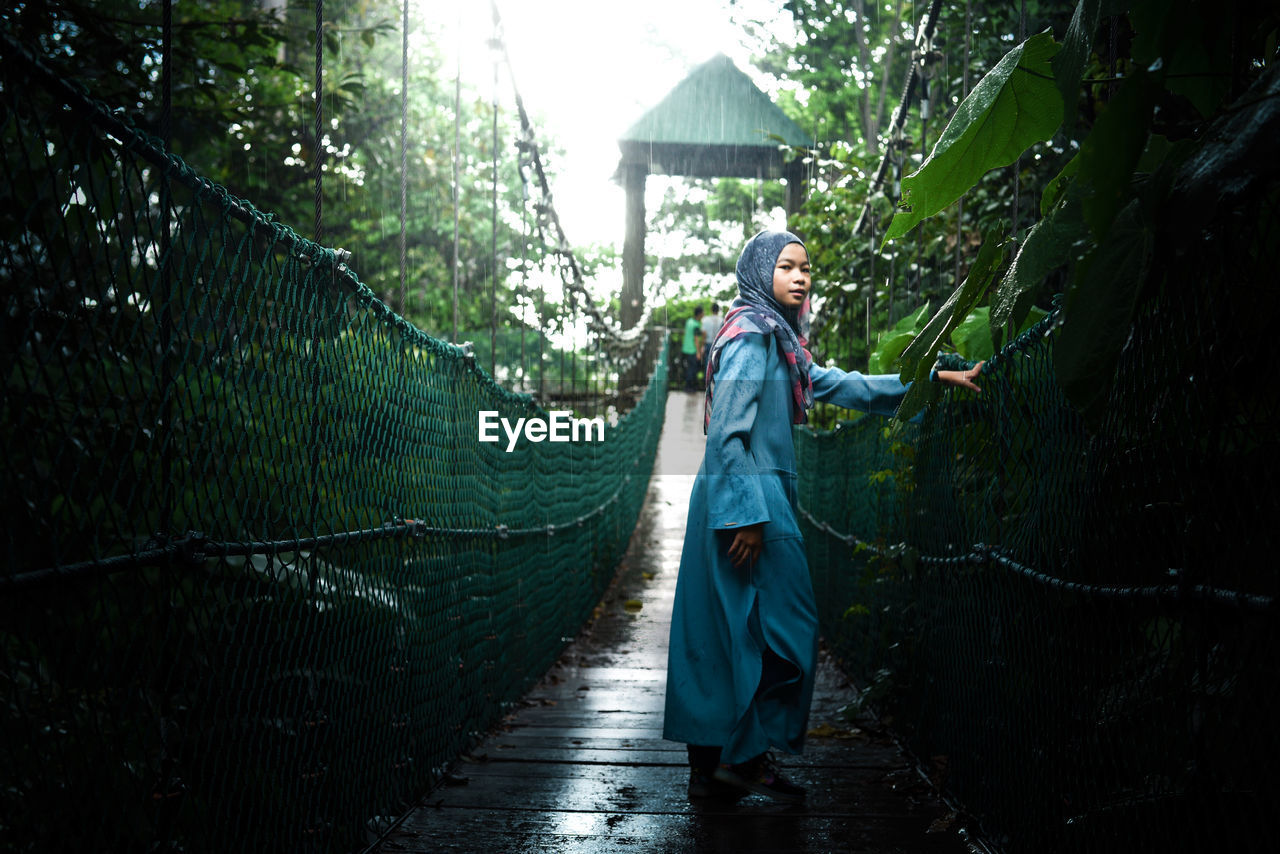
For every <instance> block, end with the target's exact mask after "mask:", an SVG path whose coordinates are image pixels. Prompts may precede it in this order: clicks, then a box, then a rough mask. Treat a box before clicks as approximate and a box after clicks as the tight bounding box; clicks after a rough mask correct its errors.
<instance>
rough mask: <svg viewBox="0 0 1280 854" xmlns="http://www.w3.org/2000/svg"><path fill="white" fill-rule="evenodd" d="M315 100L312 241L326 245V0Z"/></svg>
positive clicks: (320, 9) (319, 19)
mask: <svg viewBox="0 0 1280 854" xmlns="http://www.w3.org/2000/svg"><path fill="white" fill-rule="evenodd" d="M315 98H316V115H315V143H314V144H315V149H314V151H313V154H314V158H313V159H314V161H315V162H314V164H313V167H312V168H314V169H315V222H314V228H313V229H312V234H313V235H314V236H313V237H312V240H314V241H315V242H316V243H321V244H323V243H324V215H323V209H324V200H323V198H322V196H321V191H322V189H323V186H324V182H323V178H322V173H323V172H324V142H323V141H322V138H321V135H320V134H321V131H323V130H324V124H323V123H324V0H316V71H315Z"/></svg>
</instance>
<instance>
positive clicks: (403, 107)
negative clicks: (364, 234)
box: [399, 0, 409, 314]
mask: <svg viewBox="0 0 1280 854" xmlns="http://www.w3.org/2000/svg"><path fill="white" fill-rule="evenodd" d="M400 21H401V24H400V306H399V310H400V314H405V312H406V311H407V310H408V307H409V289H408V276H407V273H408V266H409V264H408V255H409V249H408V247H409V231H408V220H409V0H404V6H403V8H402V9H401V15H400Z"/></svg>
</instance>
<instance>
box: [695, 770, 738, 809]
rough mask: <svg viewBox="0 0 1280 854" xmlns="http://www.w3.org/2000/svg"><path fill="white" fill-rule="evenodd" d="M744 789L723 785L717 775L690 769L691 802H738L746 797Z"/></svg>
mask: <svg viewBox="0 0 1280 854" xmlns="http://www.w3.org/2000/svg"><path fill="white" fill-rule="evenodd" d="M745 794H746V792H744V791H743V790H742V789H739V788H738V787H736V786H730V785H728V784H726V783H721V782H720V781H719V780H717V779H716V778H715V775H713V774H711V773H709V772H707V771H699V770H698V769H697V768H690V769H689V800H691V801H702V800H709V799H718V800H737V799H738V798H740V797H742V796H743V795H745Z"/></svg>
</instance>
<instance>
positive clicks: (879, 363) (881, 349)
mask: <svg viewBox="0 0 1280 854" xmlns="http://www.w3.org/2000/svg"><path fill="white" fill-rule="evenodd" d="M928 313H929V304H928V303H925V304H924V305H922V306H920V308H919V309H917V310H916V312H915V313H914V314H908V315H907V316H906V317H904V318H902V319H901V320H899V321H898V322H897V323H895V324H894V325H893V328H892V329H890V330H888V331H887V332H884V333H883V334H881V336H880V338H879V339H878V340H877V341H876V346H875V349H873V350H872V351H871V355H870V356H869V357H868V358H867V371H868V372H869V373H873V374H887V373H889V372H891V371H892V370H893V366H894V364H895V363H896V362H897V361H898V356H900V355H901V354H902V351H903V350H905V349H906V348H907V345H908V344H910V343H911V341H912V339H914V338H915V337H916V334H917V333H919V332H920V328H921V326H922V325H923V324H924V321H925V318H926V317H927V316H928Z"/></svg>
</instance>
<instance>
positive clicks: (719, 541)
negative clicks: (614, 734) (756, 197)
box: [663, 231, 982, 803]
mask: <svg viewBox="0 0 1280 854" xmlns="http://www.w3.org/2000/svg"><path fill="white" fill-rule="evenodd" d="M736 272H737V282H738V298H737V299H735V300H734V301H733V304H732V305H731V306H730V311H729V313H728V315H727V316H726V317H725V322H724V325H723V327H722V328H721V329H720V332H719V334H718V335H717V336H716V338H715V339H714V340H713V341H712V342H711V344H710V346H709V347H708V354H707V360H706V362H707V366H706V367H707V384H706V403H705V408H704V421H703V424H704V427H705V429H706V432H707V439H706V450H705V452H704V457H703V460H702V467H701V468H700V469H699V470H698V476H697V478H696V479H695V480H694V484H693V493H692V495H691V496H690V499H689V517H688V525H687V528H686V531H685V538H684V549H683V552H682V554H681V557H680V574H679V577H678V578H677V581H676V594H675V604H674V610H673V612H672V618H671V643H670V647H669V650H670V651H669V653H668V655H669V659H668V665H667V695H666V711H665V719H664V724H663V737H664V738H667V739H670V740H672V741H678V742H683V743H684V744H686V745H688V752H689V765H690V770H689V790H688V791H689V798H690V799H694V800H696V799H701V798H709V797H737V796H740V795H742V794H745V793H746V792H756V793H759V794H762V795H765V796H767V797H770V798H773V799H774V800H777V801H783V802H786V803H799V802H801V801H803V800H804V797H805V790H804V789H803V788H801V787H800V786H798V785H796V784H795V783H792V782H791V781H789V780H787V779H786V778H784V777H783V776H782V774H781V773H779V771H778V769H777V767H776V766H775V765H774V762H773V759H772V757H771V756H770V753H769V751H770V750H774V749H777V750H782V751H785V752H787V753H800V751H801V750H802V749H803V747H804V739H805V732H806V730H807V729H808V721H809V702H810V700H811V698H812V696H813V681H814V672H815V668H816V664H817V653H818V611H817V607H816V605H815V603H814V598H813V585H812V583H811V582H810V579H809V566H808V562H807V560H806V558H805V550H804V542H803V541H802V540H801V538H800V526H799V523H798V522H797V520H796V503H795V502H796V474H795V471H796V461H795V448H794V446H793V445H792V438H791V426H792V425H793V424H799V423H803V422H804V421H805V420H806V418H807V416H806V414H805V411H806V410H807V409H809V408H810V407H811V406H813V402H814V401H815V400H822V401H827V402H830V403H834V404H836V405H837V406H844V407H848V408H851V409H860V410H863V411H864V412H870V413H875V414H878V415H886V416H887V415H892V414H893V412H894V410H895V409H896V408H897V406H898V404H899V402H900V401H901V400H902V397H903V395H904V394H905V393H906V390H907V386H905V385H903V384H902V383H901V382H899V381H898V378H897V376H896V375H879V376H864V375H863V374H859V373H845V372H844V371H842V370H840V369H839V368H822V367H819V366H817V365H815V364H813V360H812V358H811V357H810V355H809V351H808V350H806V349H805V347H806V341H805V336H806V335H807V333H808V311H809V290H810V285H811V281H810V276H809V255H808V252H807V250H806V249H805V247H804V244H803V243H801V242H800V238H798V237H796V236H795V235H793V234H791V233H789V232H785V231H762V232H760V233H759V234H757V235H756V236H755V237H753V238H751V240H749V241H748V242H747V245H746V246H745V247H744V248H743V250H742V255H741V257H740V258H739V259H738V264H737V271H736ZM981 368H982V365H981V363H979V364H978V365H977V366H976V367H974V368H971V369H969V370H966V371H949V370H940V371H937V372H936V378H937V380H938V381H940V382H944V383H947V384H949V385H956V386H962V387H964V388H967V389H969V390H971V391H974V392H977V391H979V389H978V387H977V386H976V385H974V383H973V380H974V379H975V378H976V377H977V376H978V373H979V371H980V370H981Z"/></svg>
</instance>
